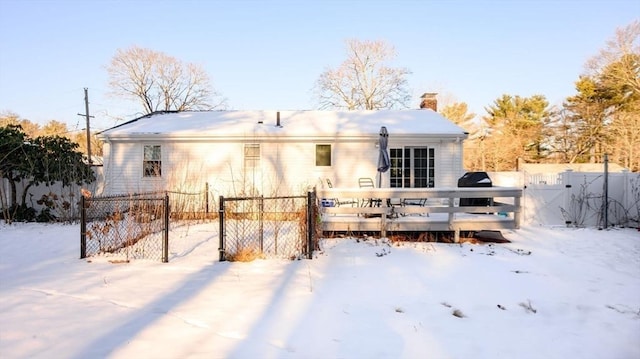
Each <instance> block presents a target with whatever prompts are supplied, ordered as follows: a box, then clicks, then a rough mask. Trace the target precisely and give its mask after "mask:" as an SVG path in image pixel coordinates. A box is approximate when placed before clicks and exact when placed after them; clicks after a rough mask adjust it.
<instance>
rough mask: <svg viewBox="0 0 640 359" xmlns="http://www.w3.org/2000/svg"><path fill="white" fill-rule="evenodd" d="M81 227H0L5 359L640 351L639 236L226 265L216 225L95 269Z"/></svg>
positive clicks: (363, 251) (349, 245) (558, 236)
mask: <svg viewBox="0 0 640 359" xmlns="http://www.w3.org/2000/svg"><path fill="white" fill-rule="evenodd" d="M95 225H99V224H98V223H95V222H94V224H92V226H95ZM110 230H112V229H110ZM79 233H80V225H79V224H41V223H14V224H12V225H6V224H3V223H0V298H2V300H1V301H0V323H2V325H0V353H2V357H3V358H5V359H20V358H32V359H39V358H43V359H48V358H78V359H80V358H113V359H119V358H166V359H172V358H186V359H192V358H237V359H244V358H247V359H249V358H265V359H269V358H282V359H326V358H346V359H361V358H381V359H386V358H389V359H402V358H434V359H445V358H446V359H467V358H476V359H494V358H519V359H538V358H547V359H561V358H581V359H600V358H612V359H623V358H624V359H630V358H638V357H640V342H638V333H640V242H639V241H638V238H639V236H640V232H638V230H636V229H634V228H611V229H608V230H602V231H599V230H597V229H594V228H591V229H589V228H562V227H548V226H540V225H536V226H525V227H523V228H521V229H520V230H517V231H503V234H504V236H505V237H506V238H508V239H509V240H511V243H506V244H471V243H462V244H447V243H433V242H431V243H429V242H421V243H395V244H394V243H393V242H391V241H390V240H389V239H386V238H383V239H380V238H376V237H369V238H366V239H364V238H359V239H356V238H350V237H347V238H338V239H335V238H334V239H330V238H325V239H322V240H321V242H320V248H321V249H320V250H318V251H315V252H314V255H313V259H311V260H308V259H302V260H293V261H292V260H284V259H277V258H270V259H258V260H255V261H252V262H247V263H241V262H233V263H231V262H219V261H218V258H217V257H218V251H217V248H218V244H219V235H218V224H217V222H215V221H213V222H210V223H203V224H195V225H194V224H191V225H185V224H184V223H183V224H182V225H178V226H175V227H174V228H173V229H172V230H171V231H170V234H169V262H168V263H161V262H160V260H153V261H151V260H144V259H131V257H127V256H126V255H125V254H126V253H136V252H137V249H136V248H132V249H128V250H123V251H121V252H120V253H116V254H111V255H108V254H103V255H99V256H93V257H89V258H87V259H79V258H78V257H79ZM266 236H267V237H268V236H269V235H268V234H267V235H266ZM93 240H95V239H93ZM283 240H285V238H284V237H282V235H281V237H280V241H283ZM145 241H147V240H146V239H143V240H141V241H140V242H138V243H137V244H136V246H139V245H141V244H143V243H144V242H145ZM147 248H149V247H147ZM155 248H158V247H157V246H155ZM127 258H129V259H130V262H129V263H127V262H126V259H127Z"/></svg>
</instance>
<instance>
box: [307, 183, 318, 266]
mask: <svg viewBox="0 0 640 359" xmlns="http://www.w3.org/2000/svg"><path fill="white" fill-rule="evenodd" d="M315 191H316V190H315V188H314V189H313V191H308V192H307V259H313V236H314V233H315V206H314V205H313V204H314V203H315V201H316V192H315Z"/></svg>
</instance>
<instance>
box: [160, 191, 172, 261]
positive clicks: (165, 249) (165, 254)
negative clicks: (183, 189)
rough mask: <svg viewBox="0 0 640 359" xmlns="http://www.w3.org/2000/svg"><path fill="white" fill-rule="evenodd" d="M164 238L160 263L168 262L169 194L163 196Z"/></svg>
mask: <svg viewBox="0 0 640 359" xmlns="http://www.w3.org/2000/svg"><path fill="white" fill-rule="evenodd" d="M163 202H164V238H163V241H162V263H168V262H169V212H170V208H169V193H166V192H165V194H164V201H163Z"/></svg>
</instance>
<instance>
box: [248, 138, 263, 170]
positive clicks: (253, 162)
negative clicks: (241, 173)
mask: <svg viewBox="0 0 640 359" xmlns="http://www.w3.org/2000/svg"><path fill="white" fill-rule="evenodd" d="M244 167H245V168H258V167H260V144H257V143H249V144H246V145H244Z"/></svg>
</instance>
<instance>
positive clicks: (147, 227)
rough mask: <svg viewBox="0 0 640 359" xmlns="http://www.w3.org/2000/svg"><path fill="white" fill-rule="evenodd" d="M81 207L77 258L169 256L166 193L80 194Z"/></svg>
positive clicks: (125, 259) (150, 257)
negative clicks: (110, 195)
mask: <svg viewBox="0 0 640 359" xmlns="http://www.w3.org/2000/svg"><path fill="white" fill-rule="evenodd" d="M81 207H82V208H81V220H80V226H81V228H80V258H86V257H91V256H95V255H98V254H100V255H107V256H111V257H113V258H114V259H115V260H119V261H120V260H122V261H129V260H131V259H152V260H161V261H162V262H167V261H168V260H169V259H168V247H169V195H168V194H166V193H164V194H159V193H146V194H132V195H125V196H112V197H85V196H83V197H82V199H81Z"/></svg>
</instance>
